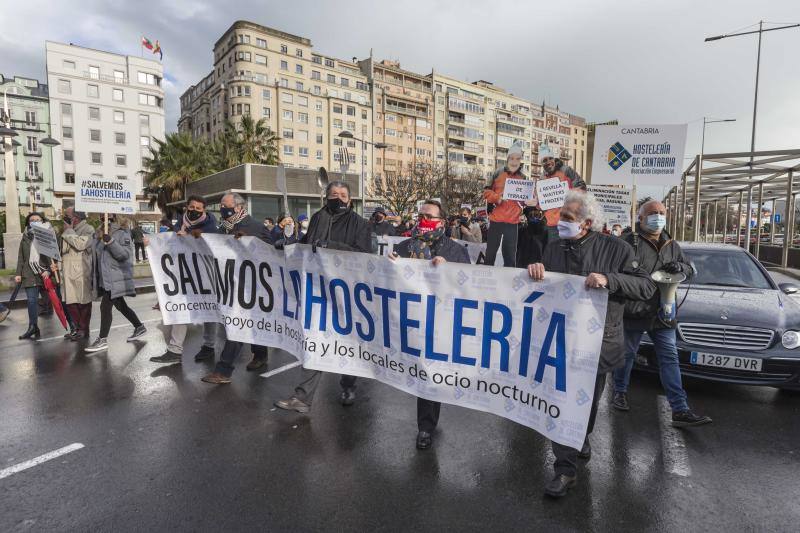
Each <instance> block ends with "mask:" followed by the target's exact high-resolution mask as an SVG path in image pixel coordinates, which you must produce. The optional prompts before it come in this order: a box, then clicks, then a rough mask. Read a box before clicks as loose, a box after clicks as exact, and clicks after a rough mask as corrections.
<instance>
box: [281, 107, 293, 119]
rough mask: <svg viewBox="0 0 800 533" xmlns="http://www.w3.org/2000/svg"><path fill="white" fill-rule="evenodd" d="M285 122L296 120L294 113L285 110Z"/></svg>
mask: <svg viewBox="0 0 800 533" xmlns="http://www.w3.org/2000/svg"><path fill="white" fill-rule="evenodd" d="M283 120H294V113H292V112H291V111H289V110H288V109H284V111H283Z"/></svg>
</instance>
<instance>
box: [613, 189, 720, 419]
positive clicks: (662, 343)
mask: <svg viewBox="0 0 800 533" xmlns="http://www.w3.org/2000/svg"><path fill="white" fill-rule="evenodd" d="M638 218H639V224H638V227H637V229H636V232H635V233H634V232H631V233H626V234H625V236H624V237H623V240H625V241H626V242H627V243H628V244H630V245H631V246H633V249H634V250H635V252H636V260H637V261H638V262H639V265H640V266H641V268H642V269H643V270H645V271H646V272H648V273H649V274H652V273H653V272H655V271H657V270H663V271H665V272H668V273H670V274H677V273H682V274H685V275H686V277H687V279H688V278H690V277H691V276H692V275H694V270H693V269H692V266H691V265H690V264H689V262H688V261H687V260H686V257H685V256H684V255H683V251H682V250H681V247H680V245H678V242H677V241H674V240H672V239H671V238H670V237H669V235H668V234H667V232H666V231H665V230H664V227H665V226H666V224H667V211H666V209H665V207H664V204H662V203H661V202H659V201H657V200H650V201H646V202H645V203H643V204H642V206H641V207H640V208H639V217H638ZM660 301H661V300H660V294H659V291H658V290H656V293H655V294H654V295H653V297H652V298H650V299H649V300H646V301H630V302H628V303H627V305H626V306H625V366H624V367H622V368H618V369H617V370H615V371H614V398H613V401H612V404H611V405H612V406H613V407H614V408H615V409H617V410H619V411H628V410H630V406H629V405H628V395H627V392H628V384H629V383H630V378H631V369H632V368H633V362H634V359H635V358H636V352H637V351H638V350H639V343H640V341H641V340H642V335H643V334H644V333H645V332H647V335H648V336H649V337H650V340H651V341H652V343H653V348H654V350H655V353H656V358H657V359H658V372H659V376H660V378H661V386H662V387H663V388H664V391H665V392H666V395H667V400H668V401H669V405H670V407H671V408H672V425H673V426H675V427H688V426H700V425H703V424H708V423H710V422H711V418H709V417H707V416H702V415H697V414H695V413H694V412H692V411H691V410H690V409H689V403H688V401H687V397H686V391H684V390H683V384H682V383H681V369H680V365H679V362H678V348H677V345H676V337H675V328H676V326H677V323H675V322H674V321H673V322H666V321H663V320H661V319H659V317H658V309H659V302H660Z"/></svg>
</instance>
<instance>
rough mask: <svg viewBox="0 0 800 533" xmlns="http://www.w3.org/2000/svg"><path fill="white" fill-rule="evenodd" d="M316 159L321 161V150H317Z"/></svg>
mask: <svg viewBox="0 0 800 533" xmlns="http://www.w3.org/2000/svg"><path fill="white" fill-rule="evenodd" d="M317 159H318V160H319V161H322V150H317Z"/></svg>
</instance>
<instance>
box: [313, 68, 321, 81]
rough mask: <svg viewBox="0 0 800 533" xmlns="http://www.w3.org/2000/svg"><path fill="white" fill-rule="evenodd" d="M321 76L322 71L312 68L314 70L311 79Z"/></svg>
mask: <svg viewBox="0 0 800 533" xmlns="http://www.w3.org/2000/svg"><path fill="white" fill-rule="evenodd" d="M321 76H322V75H321V73H320V71H318V70H312V71H311V79H312V80H318V79H321Z"/></svg>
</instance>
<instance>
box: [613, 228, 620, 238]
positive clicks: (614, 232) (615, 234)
mask: <svg viewBox="0 0 800 533" xmlns="http://www.w3.org/2000/svg"><path fill="white" fill-rule="evenodd" d="M621 234H622V232H621V231H620V230H618V229H612V230H611V235H613V236H614V237H619V236H620V235H621Z"/></svg>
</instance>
